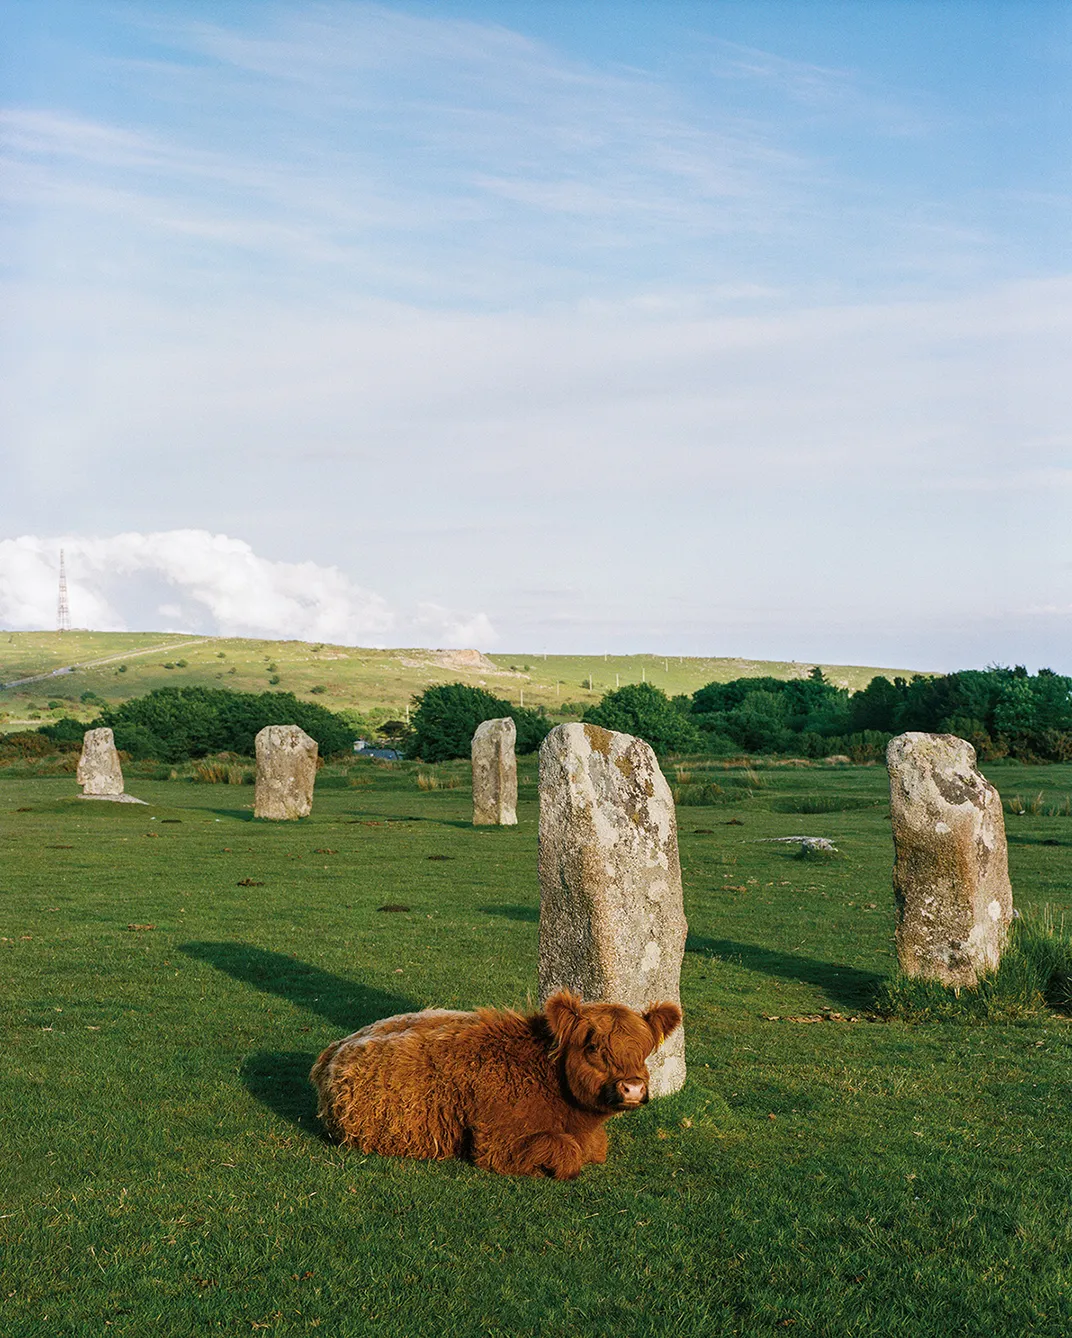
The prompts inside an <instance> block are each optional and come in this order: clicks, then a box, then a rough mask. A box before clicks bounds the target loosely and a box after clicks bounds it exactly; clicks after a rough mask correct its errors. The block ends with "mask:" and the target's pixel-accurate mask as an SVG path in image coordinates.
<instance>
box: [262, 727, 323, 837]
mask: <svg viewBox="0 0 1072 1338" xmlns="http://www.w3.org/2000/svg"><path fill="white" fill-rule="evenodd" d="M316 752H317V749H316V740H315V739H311V738H310V737H309V735H308V734H306V732H305V730H303V729H300V728H299V727H298V726H297V725H265V727H264V729H262V730H261V732H260V733H259V734H258V735H257V788H256V790H255V792H254V796H253V816H254V817H257V818H275V819H284V818H305V817H308V815H309V813H310V811H311V810H312V807H313V783H314V782H315V780H316Z"/></svg>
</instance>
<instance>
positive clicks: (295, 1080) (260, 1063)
mask: <svg viewBox="0 0 1072 1338" xmlns="http://www.w3.org/2000/svg"><path fill="white" fill-rule="evenodd" d="M314 1059H316V1055H315V1054H314V1053H313V1052H312V1051H309V1052H305V1051H301V1052H298V1051H285V1052H279V1051H269V1050H261V1051H258V1053H257V1054H255V1055H250V1056H249V1058H248V1059H246V1060H244V1061H243V1063H242V1084H243V1086H244V1087H245V1089H246V1091H247V1092H248V1093H249V1094H250V1096H251V1097H253V1099H254V1100H255V1101H259V1102H260V1104H261V1105H262V1106H267V1107H268V1109H269V1110H270V1111H272V1113H273V1114H275V1115H278V1116H279V1117H280V1119H283V1120H286V1121H287V1122H288V1124H294V1125H297V1127H298V1128H299V1129H300V1130H301V1131H302V1133H306V1134H311V1135H312V1136H313V1137H314V1138H319V1139H320V1140H321V1142H324V1143H330V1141H331V1140H330V1139H329V1138H328V1136H327V1134H326V1133H325V1132H324V1128H323V1126H322V1125H321V1123H320V1121H319V1120H318V1119H317V1118H316V1092H315V1091H314V1090H313V1085H312V1083H311V1082H310V1081H309V1070H310V1069H311V1068H312V1067H313V1060H314Z"/></svg>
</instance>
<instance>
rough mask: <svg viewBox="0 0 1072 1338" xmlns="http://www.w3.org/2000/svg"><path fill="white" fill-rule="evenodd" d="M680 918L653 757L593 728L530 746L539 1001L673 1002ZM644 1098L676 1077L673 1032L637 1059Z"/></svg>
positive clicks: (680, 1039) (680, 1068)
mask: <svg viewBox="0 0 1072 1338" xmlns="http://www.w3.org/2000/svg"><path fill="white" fill-rule="evenodd" d="M687 930H688V926H687V925H686V923H685V911H684V907H683V905H682V897H681V864H680V861H679V859H678V851H677V818H676V817H675V814H674V801H673V798H672V796H671V794H670V787H669V786H668V785H667V783H666V780H665V778H664V777H663V774H662V772H661V771H660V770H659V764H658V762H657V761H656V760H655V754H654V753H653V752H652V750H651V748H649V747H648V745H647V744H646V743H644V742H643V741H642V740H641V739H635V738H633V737H632V735H629V734H618V733H615V732H614V731H612V730H609V729H601V728H600V727H599V726H598V725H579V724H570V725H559V726H558V727H557V728H555V729H553V730H552V731H551V732H550V734H548V736H547V738H546V739H545V740H544V742H543V746H542V747H541V749H540V959H539V972H540V998H541V1000H546V999H547V998H548V996H549V995H552V994H554V993H555V991H556V990H560V989H570V990H574V991H576V992H577V993H578V994H580V995H581V996H582V997H583V998H585V999H587V1000H589V1001H593V1002H595V1001H602V1002H610V1003H623V1004H627V1005H628V1006H629V1007H631V1008H637V1009H643V1008H644V1007H645V1006H646V1005H647V1004H649V1003H652V1002H655V1001H656V1000H660V999H669V1000H673V1001H674V1002H675V1003H677V1002H680V999H681V960H682V957H683V956H684V952H685V935H686V933H687ZM648 1068H649V1070H650V1073H651V1082H650V1091H651V1095H652V1096H666V1095H667V1094H668V1093H670V1092H676V1091H677V1090H678V1088H680V1087H681V1086H682V1085H683V1084H684V1082H685V1038H684V1031H683V1028H681V1027H679V1028H678V1029H677V1030H676V1031H675V1032H674V1033H673V1034H672V1035H671V1036H669V1037H668V1038H667V1039H666V1040H665V1041H664V1042H663V1044H662V1045H661V1046H660V1047H659V1048H658V1050H656V1051H655V1053H654V1054H653V1055H652V1056H651V1058H650V1060H649V1061H648Z"/></svg>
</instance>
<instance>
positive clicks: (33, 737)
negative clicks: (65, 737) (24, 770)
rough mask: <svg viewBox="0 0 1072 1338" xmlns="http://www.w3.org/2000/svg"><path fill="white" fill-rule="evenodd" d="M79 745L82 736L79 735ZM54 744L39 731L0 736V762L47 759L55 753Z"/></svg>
mask: <svg viewBox="0 0 1072 1338" xmlns="http://www.w3.org/2000/svg"><path fill="white" fill-rule="evenodd" d="M78 741H79V743H81V741H82V736H81V734H79V736H78ZM57 751H58V750H57V748H56V744H55V743H54V741H53V740H52V739H50V738H48V737H47V736H46V735H45V734H43V733H42V732H41V731H39V730H34V731H25V732H20V733H18V734H0V760H2V761H5V762H7V761H11V762H15V761H27V760H29V759H30V758H33V757H48V756H50V755H52V754H53V753H55V752H57Z"/></svg>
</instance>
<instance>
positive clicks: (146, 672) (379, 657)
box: [0, 632, 911, 731]
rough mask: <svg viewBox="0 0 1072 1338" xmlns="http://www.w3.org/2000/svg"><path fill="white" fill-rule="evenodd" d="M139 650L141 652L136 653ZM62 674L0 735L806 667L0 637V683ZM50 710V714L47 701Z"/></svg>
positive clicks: (381, 708)
mask: <svg viewBox="0 0 1072 1338" xmlns="http://www.w3.org/2000/svg"><path fill="white" fill-rule="evenodd" d="M146 652H148V653H146ZM76 664H77V665H80V666H83V667H80V668H78V669H77V670H76V671H75V672H74V673H72V674H63V675H60V676H57V677H54V678H46V679H44V680H43V681H40V682H36V683H26V684H22V685H20V686H18V687H11V688H4V689H0V730H8V731H10V730H14V729H25V728H26V727H27V724H29V725H30V726H36V725H39V724H43V723H46V722H47V721H48V720H55V719H59V718H60V717H61V716H63V715H73V716H75V717H76V718H81V719H85V720H89V719H91V718H92V717H93V715H95V714H96V711H97V709H99V707H98V706H95V705H94V704H93V703H92V702H90V703H83V702H82V701H81V700H80V699H81V695H82V693H84V692H92V693H95V694H96V695H97V696H98V697H100V698H101V699H102V700H104V701H107V702H115V701H125V700H126V698H128V697H138V696H142V695H143V694H145V693H146V692H151V691H152V689H153V688H159V687H164V686H166V685H167V684H173V685H182V686H186V685H188V684H196V685H199V686H203V687H223V688H231V689H234V690H236V691H239V692H270V691H272V690H273V689H275V690H277V691H280V692H293V693H294V694H295V695H296V696H299V697H308V698H309V700H311V701H316V702H319V703H320V705H321V706H326V707H327V708H328V709H329V710H332V711H339V710H349V711H356V712H357V713H358V714H359V715H360V716H361V717H362V718H364V719H365V720H368V721H369V722H370V723H371V724H373V725H376V724H381V723H382V722H383V721H384V720H388V719H390V718H392V717H400V716H401V715H402V714H403V712H404V711H405V707H406V703H407V702H409V700H410V699H411V698H412V697H413V695H414V694H415V693H418V692H423V691H424V689H425V688H427V687H429V686H431V685H432V684H433V683H455V682H464V683H467V684H469V685H470V686H472V687H486V688H487V690H488V691H489V692H492V693H494V695H495V696H497V697H503V698H506V699H507V700H508V701H511V702H517V703H520V702H521V700H522V697H523V699H524V705H526V706H540V705H542V706H545V707H546V708H547V709H548V711H550V712H551V713H552V714H553V715H556V716H557V715H560V714H562V713H563V708H565V707H569V706H570V704H572V705H573V707H574V708H575V709H574V712H573V714H579V709H576V708H583V707H586V706H592V705H595V703H596V702H598V701H599V700H600V698H601V697H602V696H603V694H604V693H605V692H607V691H608V690H610V689H612V688H615V687H618V686H621V685H624V684H626V683H639V682H642V681H645V680H646V681H647V682H650V683H654V684H655V685H656V687H659V688H662V689H663V690H664V691H665V692H667V693H669V694H670V695H671V696H674V695H675V694H677V693H682V692H687V693H692V692H695V691H696V690H697V688H701V687H703V686H704V684H705V683H712V682H716V681H717V682H720V683H724V682H729V681H730V680H731V679H734V678H741V677H744V676H746V675H769V676H771V677H773V678H797V677H801V676H802V675H804V674H806V673H807V672H808V670H809V669H810V668H811V665H810V664H796V663H792V662H789V661H777V662H773V661H766V660H742V659H729V658H724V659H699V658H690V657H678V656H671V657H669V658H665V657H663V656H661V655H622V656H613V655H608V656H603V655H549V656H543V655H535V654H520V653H518V654H510V653H503V654H501V655H500V654H496V655H494V656H493V657H490V658H489V657H484V658H483V661H482V662H479V663H475V664H473V663H469V662H467V661H466V659H465V658H464V655H463V654H459V653H458V652H455V651H432V650H372V649H368V648H361V647H355V646H329V645H319V644H310V643H309V642H305V641H251V640H243V639H240V638H229V637H211V638H201V637H181V636H174V635H172V636H169V635H168V634H167V633H161V632H65V633H63V634H62V635H61V634H60V633H58V632H7V633H0V684H3V683H10V682H12V681H13V680H17V679H21V678H28V677H31V676H34V675H38V674H51V673H52V671H53V670H55V669H58V668H63V667H67V666H69V665H76ZM823 668H824V669H825V671H826V673H827V675H828V677H829V678H830V679H831V680H832V681H833V682H835V683H838V684H840V685H842V686H844V687H848V688H851V689H852V690H854V691H855V690H856V689H857V688H861V687H865V686H866V685H867V684H868V683H869V682H870V681H871V679H872V678H873V677H874V676H875V675H876V674H879V673H884V674H886V675H887V676H888V677H892V676H893V675H894V674H904V675H906V676H907V675H909V674H910V673H911V671H910V670H907V669H879V668H867V667H865V666H860V665H824V666H823ZM50 702H55V703H56V704H55V706H52V707H50V706H49V703H50Z"/></svg>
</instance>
